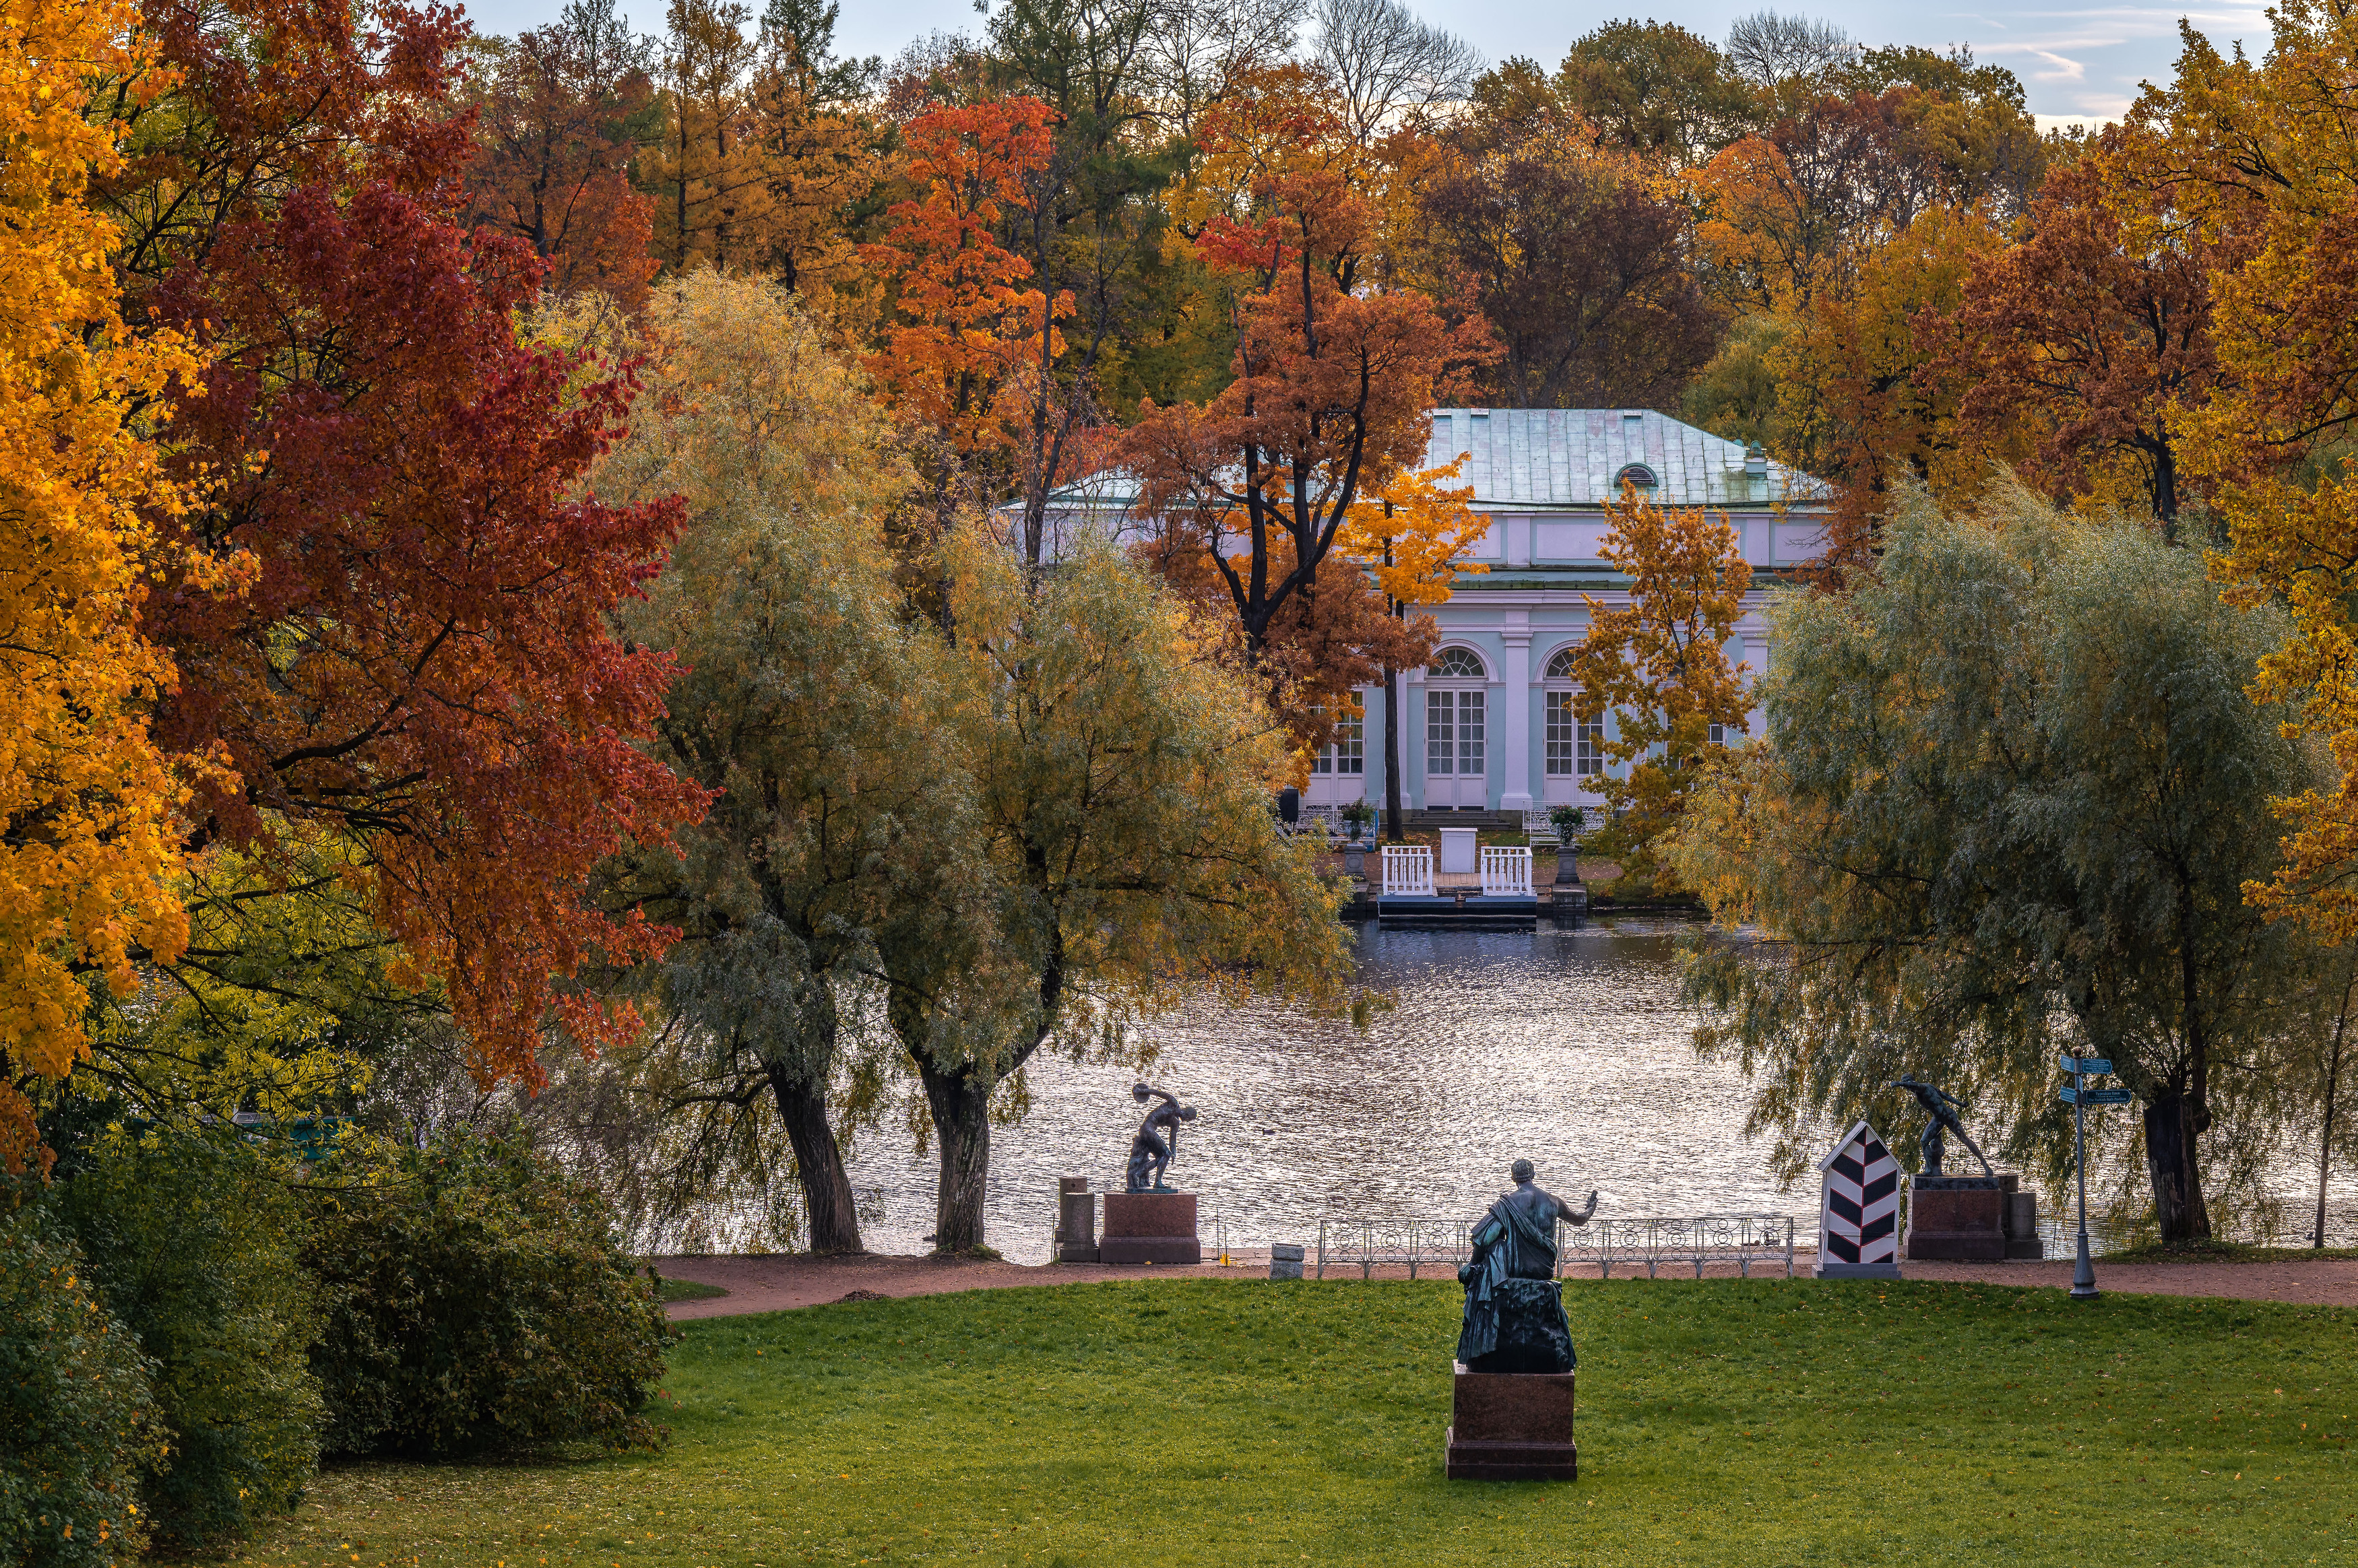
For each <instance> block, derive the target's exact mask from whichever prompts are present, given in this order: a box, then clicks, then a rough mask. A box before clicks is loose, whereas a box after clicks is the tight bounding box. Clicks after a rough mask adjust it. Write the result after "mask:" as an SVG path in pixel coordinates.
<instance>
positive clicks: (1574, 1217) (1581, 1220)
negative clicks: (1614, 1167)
mask: <svg viewBox="0 0 2358 1568" xmlns="http://www.w3.org/2000/svg"><path fill="white" fill-rule="evenodd" d="M1595 1213H1596V1189H1595V1187H1591V1188H1589V1189H1588V1206H1587V1207H1586V1208H1585V1209H1582V1210H1581V1211H1580V1212H1579V1213H1578V1214H1567V1215H1565V1216H1564V1221H1565V1223H1566V1224H1570V1225H1586V1224H1587V1223H1588V1222H1589V1220H1590V1218H1591V1217H1594V1216H1595Z"/></svg>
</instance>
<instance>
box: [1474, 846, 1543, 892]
mask: <svg viewBox="0 0 2358 1568" xmlns="http://www.w3.org/2000/svg"><path fill="white" fill-rule="evenodd" d="M1482 896H1483V897H1484V898H1502V897H1503V898H1530V897H1531V896H1532V894H1531V850H1530V849H1528V848H1527V847H1525V846H1523V845H1520V844H1514V845H1501V844H1493V845H1489V846H1487V847H1486V848H1485V849H1483V851H1482Z"/></svg>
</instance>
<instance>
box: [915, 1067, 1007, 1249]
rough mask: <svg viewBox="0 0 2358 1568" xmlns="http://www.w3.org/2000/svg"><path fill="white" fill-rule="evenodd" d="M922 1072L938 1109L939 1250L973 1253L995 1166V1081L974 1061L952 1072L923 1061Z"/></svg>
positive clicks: (919, 1073)
mask: <svg viewBox="0 0 2358 1568" xmlns="http://www.w3.org/2000/svg"><path fill="white" fill-rule="evenodd" d="M917 1076H919V1077H920V1078H921V1079H923V1080H924V1082H925V1104H926V1106H927V1107H928V1108H930V1109H931V1110H932V1111H933V1116H934V1136H935V1138H936V1140H938V1141H939V1142H940V1145H941V1155H942V1179H941V1188H940V1192H939V1194H938V1195H937V1196H936V1199H935V1202H934V1250H935V1251H936V1252H943V1253H957V1252H971V1251H973V1250H974V1249H976V1248H978V1247H980V1246H981V1245H982V1244H983V1243H982V1201H983V1196H984V1194H985V1192H986V1191H987V1187H988V1184H987V1183H986V1181H985V1179H984V1178H985V1177H986V1175H987V1174H988V1173H989V1172H990V1083H989V1081H988V1080H986V1079H985V1078H984V1077H983V1076H982V1075H981V1074H980V1073H979V1072H978V1071H976V1069H975V1067H974V1065H973V1064H972V1063H970V1062H969V1063H962V1064H960V1065H958V1067H957V1069H956V1070H955V1071H952V1072H943V1071H942V1070H941V1069H940V1068H938V1067H935V1066H933V1065H930V1064H928V1063H926V1062H925V1061H923V1060H920V1061H919V1062H918V1063H917Z"/></svg>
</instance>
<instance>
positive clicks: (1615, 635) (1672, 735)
mask: <svg viewBox="0 0 2358 1568" xmlns="http://www.w3.org/2000/svg"><path fill="white" fill-rule="evenodd" d="M1610 510H1611V515H1612V518H1613V525H1612V528H1611V530H1610V531H1609V532H1608V533H1607V534H1606V536H1605V544H1604V546H1603V554H1604V556H1605V558H1606V560H1608V561H1610V562H1612V563H1613V565H1614V566H1615V567H1616V568H1618V569H1619V570H1620V571H1622V572H1623V573H1625V574H1627V575H1628V579H1629V601H1628V603H1627V604H1622V605H1606V604H1603V603H1600V602H1598V601H1597V600H1595V599H1594V598H1589V599H1588V601H1587V602H1588V633H1587V635H1586V636H1585V637H1584V638H1583V639H1582V641H1581V642H1580V643H1578V644H1577V646H1576V647H1575V648H1574V654H1573V678H1574V680H1576V681H1578V682H1579V683H1580V691H1579V695H1578V696H1577V697H1575V698H1574V710H1575V711H1576V712H1578V713H1579V715H1580V717H1581V718H1583V719H1595V718H1597V717H1599V716H1601V715H1603V714H1605V713H1606V712H1607V711H1610V712H1611V713H1612V715H1613V721H1614V722H1613V729H1612V730H1611V732H1610V734H1609V736H1608V738H1607V739H1606V741H1605V747H1604V750H1605V755H1606V760H1607V762H1612V763H1617V764H1619V765H1620V771H1618V772H1615V771H1613V769H1611V768H1609V767H1608V768H1607V770H1606V775H1605V777H1604V778H1602V779H1600V780H1599V781H1598V783H1597V788H1598V790H1599V791H1600V792H1601V793H1602V794H1603V795H1604V796H1605V798H1606V802H1607V803H1608V804H1609V805H1610V806H1611V808H1612V810H1613V814H1614V820H1613V824H1612V826H1611V827H1609V828H1608V829H1607V830H1606V835H1605V847H1606V849H1609V850H1610V851H1611V852H1613V853H1615V854H1617V856H1618V857H1619V859H1620V860H1621V866H1622V870H1623V871H1625V872H1627V873H1628V874H1629V875H1631V876H1635V877H1638V878H1640V879H1644V880H1650V879H1651V878H1652V877H1654V876H1655V875H1657V874H1660V872H1661V871H1663V870H1664V869H1665V862H1664V861H1663V860H1662V859H1661V857H1660V849H1659V846H1660V844H1661V842H1662V840H1663V838H1664V836H1665V835H1666V834H1667V833H1668V832H1669V831H1670V830H1671V828H1672V827H1676V826H1677V824H1678V822H1679V820H1680V818H1681V816H1682V815H1683V813H1684V811H1685V809H1686V803H1687V799H1688V797H1689V795H1691V794H1692V793H1693V790H1694V788H1695V786H1696V785H1697V784H1700V783H1701V782H1702V781H1703V778H1704V773H1705V771H1706V769H1707V768H1708V767H1709V766H1710V764H1711V762H1712V761H1713V760H1714V757H1716V756H1718V755H1720V754H1723V753H1724V752H1725V749H1726V742H1725V737H1726V736H1728V735H1730V734H1737V733H1741V732H1742V731H1743V730H1744V729H1745V727H1746V724H1747V718H1746V715H1747V711H1748V709H1749V708H1750V707H1751V701H1750V697H1749V695H1748V694H1747V690H1746V688H1745V684H1744V678H1743V671H1744V666H1743V665H1740V664H1736V665H1732V664H1730V663H1729V662H1728V658H1727V650H1726V643H1727V640H1728V638H1729V637H1730V636H1731V635H1732V634H1733V633H1735V630H1736V621H1737V619H1738V618H1739V617H1741V616H1742V615H1743V613H1744V596H1745V593H1746V592H1747V590H1748V589H1750V588H1751V586H1752V568H1751V567H1749V566H1748V565H1747V564H1746V563H1745V559H1744V555H1743V552H1742V551H1741V550H1740V549H1739V548H1738V547H1737V540H1736V530H1735V528H1734V527H1732V526H1731V525H1730V524H1729V523H1728V521H1727V519H1726V518H1725V517H1720V518H1718V519H1715V520H1714V518H1713V517H1711V516H1710V514H1707V513H1705V512H1704V511H1703V510H1702V509H1701V508H1700V507H1695V508H1684V509H1675V510H1674V509H1671V508H1666V507H1660V506H1656V505H1655V504H1653V503H1651V502H1650V501H1647V500H1645V499H1643V498H1642V497H1640V496H1639V494H1638V492H1637V491H1636V489H1635V488H1634V487H1633V486H1630V485H1627V484H1625V485H1624V486H1623V487H1622V491H1621V499H1620V500H1619V501H1617V503H1614V504H1613V506H1612V508H1611V509H1610ZM1584 597H1585V596H1584ZM1714 730H1717V731H1719V734H1718V735H1716V736H1714V733H1713V731H1714Z"/></svg>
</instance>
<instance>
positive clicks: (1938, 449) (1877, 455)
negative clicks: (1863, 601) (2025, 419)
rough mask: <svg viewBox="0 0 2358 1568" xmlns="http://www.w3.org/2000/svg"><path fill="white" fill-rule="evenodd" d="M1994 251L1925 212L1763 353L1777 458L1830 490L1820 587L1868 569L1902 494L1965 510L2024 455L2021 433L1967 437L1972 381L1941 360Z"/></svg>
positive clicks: (1992, 424)
mask: <svg viewBox="0 0 2358 1568" xmlns="http://www.w3.org/2000/svg"><path fill="white" fill-rule="evenodd" d="M2004 249H2005V236H2004V234H2003V233H2002V232H2000V231H1998V230H1997V229H1996V227H1994V226H1993V225H1992V224H1990V223H1989V222H1987V221H1985V219H1984V218H1982V216H1981V215H1980V214H1979V213H1978V212H1976V211H1974V210H1972V209H1958V208H1952V207H1946V206H1936V207H1931V208H1928V209H1927V210H1926V211H1923V212H1922V213H1920V214H1919V215H1918V216H1917V218H1916V220H1915V221H1914V222H1911V223H1909V225H1908V227H1907V228H1906V229H1904V230H1902V231H1901V232H1899V233H1898V234H1895V235H1893V236H1892V237H1891V238H1890V239H1889V241H1888V242H1887V243H1885V244H1883V245H1882V246H1880V247H1879V248H1877V250H1875V251H1874V252H1872V253H1871V254H1868V255H1866V256H1864V257H1862V258H1861V259H1859V261H1858V262H1857V263H1856V265H1855V271H1854V272H1853V274H1852V276H1850V278H1849V279H1848V281H1847V283H1846V284H1845V286H1844V287H1841V288H1839V289H1828V290H1825V291H1823V292H1822V293H1820V294H1819V295H1818V296H1817V297H1815V298H1814V299H1812V301H1811V302H1810V305H1809V307H1808V308H1806V309H1804V310H1801V311H1800V312H1798V313H1797V315H1796V316H1795V317H1794V318H1793V319H1792V320H1791V322H1790V327H1789V329H1788V330H1787V331H1786V333H1785V334H1784V335H1783V337H1782V338H1781V340H1780V341H1779V342H1778V344H1777V345H1776V347H1775V348H1774V349H1773V350H1772V351H1770V354H1769V363H1770V365H1771V367H1772V369H1773V372H1774V373H1775V376H1776V379H1777V384H1778V390H1777V400H1778V430H1779V435H1780V437H1781V446H1782V450H1783V455H1784V456H1785V457H1786V458H1787V459H1788V460H1789V461H1790V462H1791V463H1792V465H1793V466H1794V467H1796V468H1799V469H1801V470H1802V471H1804V472H1808V473H1812V474H1815V475H1817V476H1819V477H1820V478H1823V479H1826V480H1829V481H1833V483H1834V484H1835V485H1836V486H1837V487H1838V489H1837V492H1836V494H1835V497H1834V503H1833V508H1832V510H1831V513H1830V515H1829V517H1828V520H1827V524H1826V528H1825V537H1824V540H1823V548H1822V550H1821V554H1820V556H1819V558H1818V561H1817V563H1816V567H1815V568H1814V569H1815V571H1816V572H1817V574H1818V576H1819V578H1820V579H1821V580H1822V581H1827V582H1836V581H1840V580H1843V579H1844V576H1845V574H1847V573H1850V572H1854V571H1856V570H1860V569H1863V568H1867V567H1869V566H1870V565H1871V564H1872V561H1873V558H1874V555H1875V550H1876V539H1877V533H1878V530H1879V529H1880V527H1881V525H1882V524H1881V520H1882V519H1883V517H1884V516H1885V515H1886V514H1887V513H1888V511H1889V509H1890V507H1891V505H1892V504H1893V503H1894V501H1895V500H1896V498H1897V496H1898V493H1899V492H1901V491H1903V490H1905V489H1906V488H1907V487H1908V486H1909V485H1910V484H1925V485H1930V486H1931V487H1932V488H1933V490H1934V491H1935V492H1937V493H1939V494H1942V495H1943V496H1948V497H1952V498H1953V497H1968V496H1970V495H1972V494H1973V493H1974V492H1976V491H1977V490H1979V489H1980V487H1981V486H1982V484H1983V483H1984V482H1985V481H1986V480H1987V478H1988V476H1989V473H1990V471H1991V468H1992V465H1994V464H2003V463H2006V462H2008V461H2011V460H2017V459H2018V458H2019V457H2020V456H2021V455H2022V451H2021V447H2020V445H2019V441H2018V431H2019V426H2018V424H2015V423H2008V422H2005V421H2002V420H1997V419H1992V420H1988V421H1986V422H1985V423H1984V424H1982V425H1980V426H1978V427H1972V428H1968V427H1966V426H1965V425H1964V424H1963V421H1962V419H1961V414H1960V410H1961V407H1962V406H1963V402H1964V400H1965V399H1966V398H1967V397H1969V396H1971V395H1974V384H1975V376H1974V372H1973V371H1972V370H1971V369H1970V368H1967V367H1965V366H1962V365H1960V364H1959V363H1957V362H1955V361H1954V360H1953V359H1952V358H1951V357H1949V356H1948V355H1947V354H1946V353H1945V352H1944V349H1943V344H1944V342H1945V341H1946V325H1945V324H1946V322H1947V321H1948V319H1950V317H1951V316H1952V313H1954V312H1956V311H1957V310H1959V309H1961V308H1966V302H1967V300H1968V298H1969V297H1971V294H1972V291H1973V287H1974V276H1975V269H1976V268H1977V267H1979V266H1981V265H1985V264H1986V263H1987V262H1989V261H1990V260H1991V259H1992V258H1993V257H1995V256H1996V255H1999V254H2002V253H2003V251H2004Z"/></svg>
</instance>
